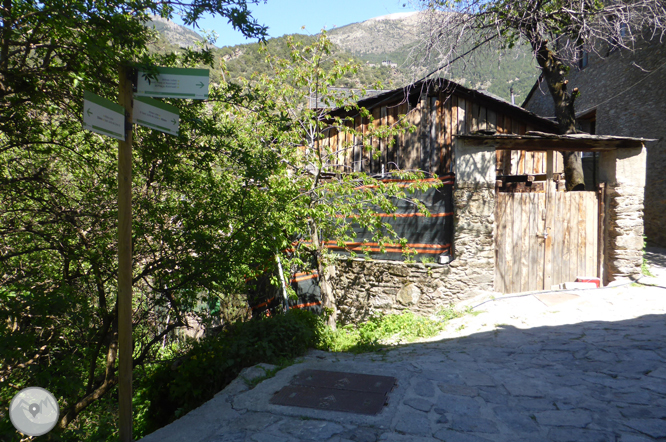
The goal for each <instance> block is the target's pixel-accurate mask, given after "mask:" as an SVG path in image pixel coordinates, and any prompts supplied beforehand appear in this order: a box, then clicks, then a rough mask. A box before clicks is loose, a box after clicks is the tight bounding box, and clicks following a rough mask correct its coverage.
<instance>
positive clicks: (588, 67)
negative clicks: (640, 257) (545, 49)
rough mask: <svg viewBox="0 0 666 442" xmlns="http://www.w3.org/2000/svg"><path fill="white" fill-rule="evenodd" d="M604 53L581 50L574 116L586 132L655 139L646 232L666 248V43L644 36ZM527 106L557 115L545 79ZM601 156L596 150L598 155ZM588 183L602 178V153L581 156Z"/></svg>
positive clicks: (572, 77)
mask: <svg viewBox="0 0 666 442" xmlns="http://www.w3.org/2000/svg"><path fill="white" fill-rule="evenodd" d="M599 52H600V53H601V54H602V55H603V57H602V56H600V55H598V54H587V53H581V54H580V58H579V61H578V64H577V66H573V67H572V69H571V72H570V74H569V76H568V79H569V85H568V87H569V90H572V89H573V88H574V87H577V88H578V89H579V91H580V92H581V95H580V97H579V98H578V99H577V100H576V117H577V119H578V123H579V125H580V129H581V130H582V131H585V132H588V133H590V134H604V135H620V136H630V137H645V138H653V139H656V140H657V141H656V142H651V143H648V144H647V178H646V186H645V200H644V205H645V234H646V235H647V239H648V241H649V242H651V243H654V244H658V245H660V246H662V247H666V216H664V215H665V214H666V123H665V116H666V87H664V85H666V44H664V43H662V42H659V41H658V39H655V40H653V41H640V42H639V43H638V44H637V47H636V49H635V51H633V52H632V51H629V50H627V49H621V48H619V47H606V48H603V49H602V50H600V51H599ZM523 107H524V108H525V109H527V110H529V111H532V112H534V113H536V114H538V115H540V116H543V117H549V118H552V117H553V116H554V109H553V101H552V98H551V97H550V94H549V93H548V89H547V86H546V85H545V83H541V82H540V81H537V83H536V84H535V85H534V87H533V88H532V91H531V92H530V93H529V95H528V96H527V98H526V100H525V102H524V103H523ZM597 156H598V155H597ZM583 160H584V166H585V169H586V187H592V186H594V185H595V184H596V183H595V181H596V182H598V181H599V180H598V177H599V173H598V167H599V162H598V158H597V157H595V156H593V155H590V156H588V157H587V158H585V157H584V158H583Z"/></svg>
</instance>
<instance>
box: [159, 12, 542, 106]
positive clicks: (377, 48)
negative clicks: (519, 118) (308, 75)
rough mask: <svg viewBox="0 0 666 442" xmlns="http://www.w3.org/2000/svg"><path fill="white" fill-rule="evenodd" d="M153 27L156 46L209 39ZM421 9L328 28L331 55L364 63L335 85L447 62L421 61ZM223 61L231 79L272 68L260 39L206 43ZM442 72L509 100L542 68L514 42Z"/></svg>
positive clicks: (163, 25) (407, 75)
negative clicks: (157, 37)
mask: <svg viewBox="0 0 666 442" xmlns="http://www.w3.org/2000/svg"><path fill="white" fill-rule="evenodd" d="M149 26H153V28H154V29H155V30H156V31H158V32H159V33H160V35H161V36H162V38H161V40H160V41H159V42H158V43H157V44H156V46H155V47H156V50H167V49H178V48H180V47H183V46H187V47H192V46H195V45H200V44H202V43H204V44H205V39H204V38H203V37H202V36H200V35H198V34H197V33H196V32H194V31H192V30H190V29H188V28H186V27H184V26H180V25H177V24H175V23H173V22H171V21H168V20H165V19H162V18H160V17H155V18H154V19H153V20H152V21H150V22H149ZM424 32H425V31H424V27H423V21H422V13H421V12H399V13H394V14H385V15H380V16H377V17H373V18H371V19H368V20H365V21H362V22H357V23H350V24H347V25H344V26H340V27H336V28H333V29H331V30H329V31H327V35H328V37H329V39H330V40H331V42H332V43H333V44H334V46H335V49H334V54H332V58H335V59H338V60H349V59H352V60H354V61H356V62H358V63H359V64H360V65H361V68H360V70H359V73H358V74H357V75H356V76H349V77H347V78H344V79H342V80H341V82H340V84H338V85H336V86H342V87H366V88H372V87H374V86H375V83H376V82H378V81H379V82H381V83H382V88H386V87H390V88H397V87H402V86H405V85H407V84H409V83H411V82H413V81H414V80H416V79H418V78H420V77H421V76H423V75H425V73H427V72H431V71H433V70H434V69H436V68H438V67H440V66H441V65H442V64H444V60H440V59H437V58H435V59H431V60H430V61H428V62H427V64H424V63H423V62H420V63H419V62H418V51H419V50H420V48H419V45H420V44H421V43H422V42H423V39H424ZM286 37H287V36H282V37H276V38H270V39H268V40H267V44H268V45H269V47H271V45H272V47H273V49H272V50H277V51H278V52H279V53H280V54H281V55H284V56H288V50H287V48H286V43H285V42H286ZM292 37H293V38H296V39H298V40H299V41H301V42H303V43H304V44H307V43H308V42H310V41H313V40H314V39H315V38H316V36H307V35H302V34H293V35H292ZM207 47H208V48H210V49H212V50H213V52H214V53H215V54H216V55H217V56H218V57H219V59H220V61H221V62H224V63H225V65H226V68H227V70H228V71H229V75H228V76H226V75H225V79H226V80H228V81H235V80H237V79H238V78H240V77H244V78H249V77H250V76H251V74H252V73H253V72H260V73H261V72H263V73H268V72H269V70H268V67H267V66H265V63H264V61H263V57H261V56H259V54H258V52H257V50H258V48H259V44H258V43H246V44H240V45H234V46H221V47H215V46H210V45H208V46H207ZM442 72H443V74H440V75H442V76H446V78H448V79H450V80H452V81H455V82H457V83H460V84H462V85H464V86H466V87H469V88H472V89H484V90H488V91H489V92H491V93H493V94H495V95H497V96H500V97H502V98H504V99H506V100H509V101H510V99H511V93H510V90H511V89H513V91H514V93H515V94H516V96H517V97H518V101H519V102H520V101H522V98H524V97H526V96H527V94H528V93H529V90H530V89H531V88H532V85H533V84H534V82H535V81H536V79H537V76H538V70H537V69H536V63H535V62H534V60H533V57H532V54H531V52H530V50H529V48H523V47H516V48H513V49H507V50H504V51H497V50H494V49H493V50H492V51H486V52H485V53H484V52H478V53H476V54H473V55H472V56H471V57H470V58H469V59H468V60H465V61H464V62H462V61H461V62H457V63H454V64H453V65H451V66H450V67H447V69H444V70H443V71H442ZM221 78H222V73H221V72H220V71H219V70H213V71H212V78H211V80H213V81H219V80H220V79H221Z"/></svg>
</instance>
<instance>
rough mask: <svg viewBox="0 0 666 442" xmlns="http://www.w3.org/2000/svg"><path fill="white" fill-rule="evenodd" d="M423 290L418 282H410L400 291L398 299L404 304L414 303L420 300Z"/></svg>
mask: <svg viewBox="0 0 666 442" xmlns="http://www.w3.org/2000/svg"><path fill="white" fill-rule="evenodd" d="M420 297H421V290H419V288H418V287H417V286H416V284H408V285H406V286H404V287H403V288H401V289H400V291H399V292H398V297H397V301H398V302H399V303H400V304H402V305H414V304H416V303H418V302H419V298H420Z"/></svg>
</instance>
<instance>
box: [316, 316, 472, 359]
mask: <svg viewBox="0 0 666 442" xmlns="http://www.w3.org/2000/svg"><path fill="white" fill-rule="evenodd" d="M461 315H462V313H459V312H455V311H454V310H451V309H449V310H443V311H442V312H441V313H440V314H438V317H437V318H436V319H431V318H427V317H422V316H416V315H415V314H414V313H412V312H410V311H405V312H403V313H401V314H399V315H397V314H388V315H386V314H382V313H379V314H375V315H373V316H371V317H370V319H368V321H367V322H365V323H362V324H349V325H345V326H342V327H338V328H337V329H336V330H333V329H331V328H327V329H326V333H325V335H324V339H323V342H322V346H323V348H325V349H327V350H329V351H348V352H352V353H364V352H369V351H377V350H380V349H382V348H384V347H385V346H386V345H387V344H388V343H391V344H400V343H402V342H412V341H414V340H416V339H420V338H429V337H432V336H435V335H437V333H439V332H440V331H441V330H443V329H444V327H445V326H446V321H449V320H451V319H454V318H457V317H459V316H461Z"/></svg>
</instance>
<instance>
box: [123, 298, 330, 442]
mask: <svg viewBox="0 0 666 442" xmlns="http://www.w3.org/2000/svg"><path fill="white" fill-rule="evenodd" d="M323 330H324V324H323V321H322V318H320V317H317V316H315V315H314V314H312V313H310V312H307V311H303V310H296V309H294V310H289V311H288V312H287V313H285V314H280V315H277V316H273V317H270V318H263V319H259V320H253V321H249V322H240V323H236V324H234V325H233V326H232V327H231V328H230V329H229V330H227V331H224V332H223V333H221V334H219V335H217V336H213V337H208V338H205V339H202V340H200V341H198V342H196V343H194V344H193V345H192V347H191V349H190V350H189V351H188V352H187V353H186V354H185V355H184V356H182V357H181V358H178V359H177V360H176V362H174V361H168V362H167V363H163V364H160V365H158V366H157V367H154V368H153V369H151V370H150V373H148V372H146V373H145V376H144V377H141V378H139V376H138V375H139V372H138V371H137V372H136V373H137V384H141V383H144V385H143V386H140V385H139V386H138V388H137V399H138V400H137V401H136V402H135V407H136V408H137V409H138V410H137V411H138V413H137V422H136V425H135V428H136V433H137V436H139V435H145V434H149V433H151V432H153V431H155V430H157V429H158V428H161V427H163V426H164V425H167V424H169V423H170V422H172V421H174V420H175V419H177V418H178V417H180V416H182V415H183V414H185V413H187V412H188V411H190V410H193V409H194V408H196V407H198V406H200V405H202V404H203V403H204V402H206V401H208V400H210V399H211V398H212V397H213V396H214V395H215V394H216V393H218V392H219V391H220V390H222V389H223V388H224V387H225V386H227V385H228V384H229V383H230V382H231V381H233V380H234V379H235V378H236V377H237V376H238V374H239V373H240V371H241V370H242V369H243V368H246V367H251V366H253V365H255V364H258V363H262V362H264V363H269V364H284V363H286V362H287V361H289V360H291V359H293V358H295V357H298V356H302V355H303V354H305V352H306V351H307V350H308V349H310V348H314V347H317V346H319V343H320V342H321V339H322V338H321V336H322V333H323Z"/></svg>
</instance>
